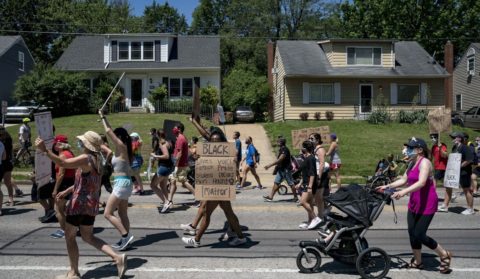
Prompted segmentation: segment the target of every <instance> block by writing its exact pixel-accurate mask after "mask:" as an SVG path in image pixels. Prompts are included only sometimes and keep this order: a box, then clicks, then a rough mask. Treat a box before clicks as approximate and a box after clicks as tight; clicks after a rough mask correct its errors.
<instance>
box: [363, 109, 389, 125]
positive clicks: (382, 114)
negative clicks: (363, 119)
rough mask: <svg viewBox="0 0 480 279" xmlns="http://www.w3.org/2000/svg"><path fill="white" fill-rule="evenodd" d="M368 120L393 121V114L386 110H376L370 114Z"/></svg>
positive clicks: (375, 121) (380, 122)
mask: <svg viewBox="0 0 480 279" xmlns="http://www.w3.org/2000/svg"><path fill="white" fill-rule="evenodd" d="M367 121H368V123H370V124H386V123H387V122H390V121H391V116H390V114H389V113H388V112H387V111H386V110H376V111H374V112H372V113H371V114H370V115H369V116H368V118H367Z"/></svg>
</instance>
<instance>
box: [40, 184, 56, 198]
mask: <svg viewBox="0 0 480 279" xmlns="http://www.w3.org/2000/svg"><path fill="white" fill-rule="evenodd" d="M53 188H55V183H54V182H50V183H47V184H45V185H43V186H42V187H38V198H39V199H40V200H46V199H50V198H52V193H53Z"/></svg>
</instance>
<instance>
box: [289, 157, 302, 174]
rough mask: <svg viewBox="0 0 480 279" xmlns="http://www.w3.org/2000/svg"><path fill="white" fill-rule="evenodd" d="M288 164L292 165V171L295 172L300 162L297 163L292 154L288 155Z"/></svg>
mask: <svg viewBox="0 0 480 279" xmlns="http://www.w3.org/2000/svg"><path fill="white" fill-rule="evenodd" d="M290 164H291V166H292V167H291V168H292V172H297V171H298V170H299V169H300V164H299V163H298V161H297V159H295V157H293V156H292V155H290Z"/></svg>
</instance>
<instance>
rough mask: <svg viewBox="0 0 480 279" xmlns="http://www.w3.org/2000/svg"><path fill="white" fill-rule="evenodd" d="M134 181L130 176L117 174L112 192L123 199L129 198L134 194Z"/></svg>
mask: <svg viewBox="0 0 480 279" xmlns="http://www.w3.org/2000/svg"><path fill="white" fill-rule="evenodd" d="M132 190H133V183H132V179H131V178H130V177H129V176H116V177H114V180H113V191H112V194H114V195H115V197H117V198H119V199H121V200H128V198H129V197H130V196H131V195H132Z"/></svg>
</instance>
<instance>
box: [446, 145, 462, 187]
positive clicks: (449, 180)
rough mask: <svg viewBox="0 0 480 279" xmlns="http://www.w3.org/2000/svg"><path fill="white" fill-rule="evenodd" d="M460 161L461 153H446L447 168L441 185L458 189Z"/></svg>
mask: <svg viewBox="0 0 480 279" xmlns="http://www.w3.org/2000/svg"><path fill="white" fill-rule="evenodd" d="M461 163H462V154H461V153H450V154H449V155H448V162H447V169H446V170H445V178H444V179H443V186H445V187H448V188H454V189H458V188H459V186H460V165H461Z"/></svg>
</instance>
